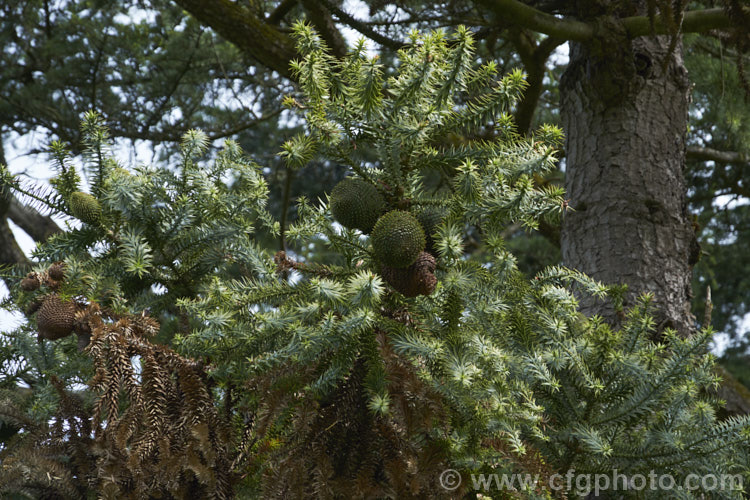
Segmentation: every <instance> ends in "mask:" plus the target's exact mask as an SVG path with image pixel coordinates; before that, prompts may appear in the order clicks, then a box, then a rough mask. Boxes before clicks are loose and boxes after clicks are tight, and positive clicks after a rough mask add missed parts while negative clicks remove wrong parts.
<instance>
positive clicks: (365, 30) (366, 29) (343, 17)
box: [320, 0, 405, 50]
mask: <svg viewBox="0 0 750 500" xmlns="http://www.w3.org/2000/svg"><path fill="white" fill-rule="evenodd" d="M320 1H321V2H322V3H323V4H324V5H325V6H326V7H328V9H330V11H331V12H333V13H334V14H336V17H338V18H339V21H341V22H342V23H345V24H346V25H348V26H349V27H351V28H354V29H355V30H357V31H359V32H360V33H362V34H363V35H365V36H366V37H368V38H369V39H371V40H373V41H374V42H377V43H379V44H380V45H382V46H383V47H388V48H389V49H391V50H399V49H402V48H404V46H405V44H404V43H403V42H400V41H398V40H393V39H392V38H388V37H387V36H385V35H381V34H380V33H378V32H377V31H376V30H374V29H372V28H371V27H370V26H369V25H368V24H367V23H364V22H362V21H360V20H359V19H357V18H355V17H354V16H352V15H350V14H349V13H348V12H346V11H345V10H343V9H341V8H339V7H338V6H336V5H335V4H334V3H333V2H331V1H330V0H320Z"/></svg>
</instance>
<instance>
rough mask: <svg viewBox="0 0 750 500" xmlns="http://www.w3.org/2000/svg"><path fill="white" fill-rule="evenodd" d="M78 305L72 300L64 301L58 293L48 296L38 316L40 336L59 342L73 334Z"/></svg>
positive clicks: (37, 322) (37, 323)
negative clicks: (58, 340)
mask: <svg viewBox="0 0 750 500" xmlns="http://www.w3.org/2000/svg"><path fill="white" fill-rule="evenodd" d="M75 315H76V305H75V303H73V302H72V301H70V300H62V299H61V298H60V297H59V296H58V295H57V294H56V293H53V294H52V295H48V296H47V298H45V299H44V302H42V307H40V308H39V312H38V313H37V315H36V325H37V327H38V329H39V336H41V337H43V338H45V339H48V340H57V339H61V338H63V337H66V336H68V335H70V334H71V333H73V324H74V322H75Z"/></svg>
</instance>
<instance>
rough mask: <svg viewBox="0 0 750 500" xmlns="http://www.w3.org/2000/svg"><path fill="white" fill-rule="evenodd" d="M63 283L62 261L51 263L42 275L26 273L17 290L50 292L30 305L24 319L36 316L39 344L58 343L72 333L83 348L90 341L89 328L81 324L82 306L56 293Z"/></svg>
mask: <svg viewBox="0 0 750 500" xmlns="http://www.w3.org/2000/svg"><path fill="white" fill-rule="evenodd" d="M64 280H65V265H64V264H63V263H62V262H56V263H54V264H52V265H51V266H50V267H49V268H48V269H47V270H46V271H44V272H41V273H38V272H31V273H29V274H27V275H26V277H25V278H24V279H22V280H21V285H20V286H21V290H23V291H25V292H34V291H36V290H39V289H40V288H41V287H42V285H43V286H44V288H45V289H46V290H49V291H50V293H48V294H46V295H42V296H40V297H39V298H37V299H36V300H34V301H33V302H31V304H29V307H28V308H27V309H26V311H25V312H26V315H27V316H31V315H32V314H34V313H36V324H37V331H38V333H39V336H38V338H39V340H40V341H41V339H47V340H58V339H61V338H64V337H67V336H68V335H71V334H73V333H75V334H76V335H77V336H78V346H79V348H81V349H83V348H84V347H85V346H86V345H88V343H89V339H90V338H91V328H90V327H89V325H88V322H87V321H85V306H84V305H82V304H79V303H77V302H75V301H74V300H70V299H64V298H62V297H61V296H60V295H59V294H58V291H59V290H60V286H61V285H62V283H63V281H64Z"/></svg>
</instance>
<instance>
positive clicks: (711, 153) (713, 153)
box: [687, 146, 750, 163]
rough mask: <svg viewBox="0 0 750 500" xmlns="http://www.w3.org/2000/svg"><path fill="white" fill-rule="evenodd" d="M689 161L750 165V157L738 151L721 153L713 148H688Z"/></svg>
mask: <svg viewBox="0 0 750 500" xmlns="http://www.w3.org/2000/svg"><path fill="white" fill-rule="evenodd" d="M687 159H688V160H698V161H715V162H719V163H750V157H748V156H747V155H746V154H743V153H738V152H736V151H719V150H718V149H713V148H701V147H698V146H688V148H687Z"/></svg>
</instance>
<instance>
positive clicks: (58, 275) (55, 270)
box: [47, 262, 65, 281]
mask: <svg viewBox="0 0 750 500" xmlns="http://www.w3.org/2000/svg"><path fill="white" fill-rule="evenodd" d="M47 274H48V275H49V277H50V279H52V280H55V281H62V280H63V278H64V277H65V264H63V263H62V262H55V263H54V264H52V265H51V266H49V269H47Z"/></svg>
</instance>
